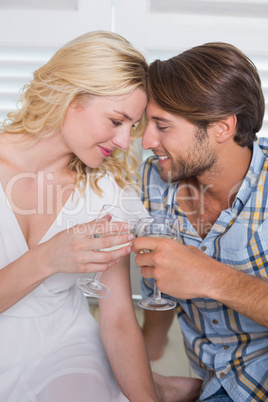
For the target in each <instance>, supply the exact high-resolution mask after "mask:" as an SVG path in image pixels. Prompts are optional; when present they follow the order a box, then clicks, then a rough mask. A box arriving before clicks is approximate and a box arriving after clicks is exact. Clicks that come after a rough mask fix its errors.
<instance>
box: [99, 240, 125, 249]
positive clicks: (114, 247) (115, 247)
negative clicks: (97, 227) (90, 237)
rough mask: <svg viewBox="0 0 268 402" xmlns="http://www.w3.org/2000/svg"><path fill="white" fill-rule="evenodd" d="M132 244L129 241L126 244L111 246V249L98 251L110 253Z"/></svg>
mask: <svg viewBox="0 0 268 402" xmlns="http://www.w3.org/2000/svg"><path fill="white" fill-rule="evenodd" d="M131 243H132V242H131V241H129V242H128V243H124V244H117V245H116V246H112V247H107V248H100V249H99V251H112V250H118V249H119V248H122V247H125V246H128V245H130V244H131Z"/></svg>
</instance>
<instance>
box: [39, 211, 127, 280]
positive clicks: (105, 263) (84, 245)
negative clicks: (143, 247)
mask: <svg viewBox="0 0 268 402" xmlns="http://www.w3.org/2000/svg"><path fill="white" fill-rule="evenodd" d="M127 231H129V226H128V224H126V223H124V222H109V221H108V220H107V219H103V220H101V221H98V222H96V221H92V222H89V223H85V224H79V225H76V226H73V227H72V228H70V229H67V230H64V231H62V232H60V233H58V234H56V235H55V236H54V237H52V238H51V239H50V240H48V241H47V242H45V243H42V244H40V245H39V246H37V247H38V248H39V249H38V255H39V258H38V260H39V261H40V263H41V264H45V265H46V266H47V267H48V268H49V269H50V270H51V272H50V275H53V274H55V273H59V272H64V273H86V272H98V271H106V270H107V269H108V268H110V267H112V266H113V265H114V264H116V263H117V262H118V261H119V259H120V258H121V257H123V256H125V255H127V254H129V253H130V252H131V247H130V246H129V243H130V242H131V241H132V240H133V235H132V234H131V233H126V232H127ZM125 243H127V244H126V246H124V247H121V248H119V249H115V250H111V251H101V250H103V249H106V248H110V247H115V246H117V245H120V244H125ZM36 251H37V250H36Z"/></svg>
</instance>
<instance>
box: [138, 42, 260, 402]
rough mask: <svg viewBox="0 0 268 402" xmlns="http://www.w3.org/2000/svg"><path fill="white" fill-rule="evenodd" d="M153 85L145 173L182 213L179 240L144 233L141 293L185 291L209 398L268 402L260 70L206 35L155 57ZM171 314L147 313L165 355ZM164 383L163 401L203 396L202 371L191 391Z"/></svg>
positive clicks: (153, 202)
mask: <svg viewBox="0 0 268 402" xmlns="http://www.w3.org/2000/svg"><path fill="white" fill-rule="evenodd" d="M148 86H149V87H148V90H149V98H150V101H149V104H148V107H147V116H148V126H147V128H146V131H145V133H144V137H143V147H144V148H145V149H152V151H153V152H154V154H155V156H153V157H150V158H149V159H148V160H147V161H146V163H145V165H144V169H143V192H144V193H143V197H144V204H145V206H146V208H147V209H148V211H149V213H150V214H151V215H166V214H169V215H172V216H175V217H177V218H178V219H179V222H180V227H181V243H178V242H175V241H174V240H168V239H163V238H137V239H136V240H135V242H134V245H133V250H134V251H135V252H136V253H137V256H136V263H137V265H138V266H139V267H141V273H142V276H143V277H144V283H143V293H144V295H145V293H147V294H146V296H147V297H148V295H149V292H152V291H151V289H150V287H151V286H150V280H149V279H148V278H154V280H155V281H156V282H157V286H158V288H159V289H160V290H161V291H162V292H164V293H166V294H168V295H170V296H172V297H173V298H176V299H177V302H178V308H177V312H178V319H179V322H180V325H181V328H182V331H183V334H184V339H185V346H186V352H187V354H188V357H189V359H190V363H191V365H192V367H193V369H194V370H195V372H196V373H197V375H198V376H200V377H201V378H202V380H203V385H202V390H201V392H200V396H199V400H200V401H216V400H217V401H218V400H221V401H235V402H245V401H267V400H268V329H267V328H268V281H267V276H268V201H267V195H268V194H267V193H268V191H267V190H268V175H267V169H268V157H267V155H266V153H267V151H268V139H265V138H262V139H259V140H258V141H256V140H257V138H256V133H257V132H259V130H260V129H261V126H262V121H263V115H264V108H265V104H264V97H263V93H262V89H261V82H260V79H259V75H258V73H257V71H256V68H255V66H254V65H253V63H252V62H251V61H250V60H249V59H248V58H247V57H246V56H245V55H244V54H243V53H242V52H240V51H239V50H238V49H236V48H235V47H233V46H231V45H229V44H225V43H208V44H205V45H202V46H197V47H195V48H193V49H190V50H188V51H186V52H184V53H182V54H180V55H178V56H176V57H173V58H171V59H170V60H167V61H160V60H156V61H155V62H153V63H152V64H151V66H150V69H149V84H148ZM142 249H150V250H152V251H151V253H148V254H139V252H140V250H142ZM158 314H160V315H158ZM173 314H174V311H172V310H171V311H169V312H161V313H158V312H150V311H147V312H146V315H145V327H144V328H145V333H146V334H145V335H146V336H147V339H148V338H150V339H151V340H152V343H153V344H154V349H155V350H157V345H158V346H159V349H160V352H159V353H160V354H161V349H162V348H163V345H164V342H165V341H166V335H167V329H168V327H169V325H170V323H171V321H172V318H173ZM155 334H156V338H155ZM157 334H160V335H159V337H160V338H157ZM145 338H146V337H145ZM148 342H149V341H148ZM155 350H154V351H153V352H152V354H153V353H155ZM155 357H157V356H155ZM155 380H156V382H157V384H158V389H159V395H161V397H160V399H161V398H162V400H163V401H165V402H167V401H169V402H170V401H181V400H188V401H190V400H193V401H194V400H195V401H196V400H197V399H198V397H197V396H196V394H197V389H198V388H199V387H200V383H198V382H197V381H199V380H197V379H189V380H188V382H187V392H186V391H185V395H184V398H185V399H183V397H182V396H180V395H181V392H182V391H183V387H184V386H183V381H182V379H180V378H174V377H173V378H171V377H170V378H168V377H166V378H165V377H162V376H159V375H157V376H156V377H155ZM186 393H187V395H186ZM187 398H188V399H187Z"/></svg>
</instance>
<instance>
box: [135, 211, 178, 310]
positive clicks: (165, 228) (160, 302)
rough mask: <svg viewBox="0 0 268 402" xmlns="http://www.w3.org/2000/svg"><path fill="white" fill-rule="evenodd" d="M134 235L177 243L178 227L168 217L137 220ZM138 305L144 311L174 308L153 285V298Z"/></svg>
mask: <svg viewBox="0 0 268 402" xmlns="http://www.w3.org/2000/svg"><path fill="white" fill-rule="evenodd" d="M136 235H137V236H138V237H165V238H166V239H172V240H175V241H179V239H180V226H179V222H178V220H177V219H174V218H171V217H170V218H169V217H151V218H150V219H148V218H141V219H139V221H138V223H137V226H136ZM150 252H151V250H146V249H145V250H141V251H140V253H141V254H142V253H150ZM138 305H139V306H140V307H142V308H144V309H146V310H156V311H157V310H159V311H163V310H171V309H172V308H174V307H176V303H175V302H174V301H172V300H169V299H165V298H163V297H161V292H160V290H159V289H158V288H157V286H156V284H155V283H154V294H153V297H148V298H147V299H143V300H140V301H139V303H138Z"/></svg>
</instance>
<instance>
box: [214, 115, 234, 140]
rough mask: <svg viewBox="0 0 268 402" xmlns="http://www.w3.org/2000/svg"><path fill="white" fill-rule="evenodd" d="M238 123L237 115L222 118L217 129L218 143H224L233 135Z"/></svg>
mask: <svg viewBox="0 0 268 402" xmlns="http://www.w3.org/2000/svg"><path fill="white" fill-rule="evenodd" d="M236 123H237V118H236V115H231V116H228V117H226V118H225V119H223V120H220V121H219V122H218V123H217V129H216V133H215V136H216V141H217V142H218V143H222V142H225V141H226V140H228V139H229V138H231V137H233V136H234V135H235V133H236Z"/></svg>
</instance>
